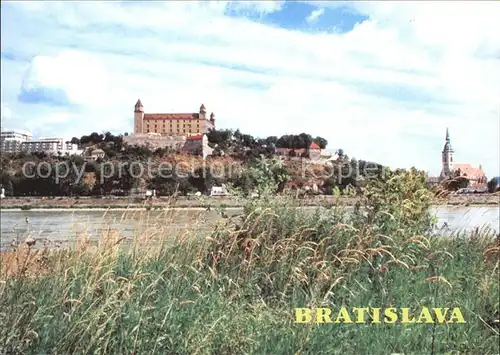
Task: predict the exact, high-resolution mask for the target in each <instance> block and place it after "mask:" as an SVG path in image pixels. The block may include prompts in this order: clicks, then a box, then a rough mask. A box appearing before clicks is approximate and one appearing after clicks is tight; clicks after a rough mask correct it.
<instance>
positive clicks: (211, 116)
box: [210, 112, 215, 127]
mask: <svg viewBox="0 0 500 355" xmlns="http://www.w3.org/2000/svg"><path fill="white" fill-rule="evenodd" d="M210 122H212V125H213V126H214V127H215V115H214V113H213V112H212V113H211V114H210Z"/></svg>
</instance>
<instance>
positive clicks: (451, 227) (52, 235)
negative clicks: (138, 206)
mask: <svg viewBox="0 0 500 355" xmlns="http://www.w3.org/2000/svg"><path fill="white" fill-rule="evenodd" d="M225 211H226V213H227V215H228V216H234V215H237V214H240V213H242V209H241V208H231V209H226V210H225ZM431 212H432V213H433V215H435V216H436V217H437V219H438V226H437V229H436V231H435V232H436V233H438V234H440V235H451V234H453V233H457V232H460V231H471V230H474V229H476V228H485V229H486V230H491V232H492V233H499V232H500V231H499V218H500V208H499V207H498V206H494V207H491V206H469V207H463V206H439V207H433V208H432V209H431ZM0 218H1V222H0V235H1V244H0V249H2V250H3V249H5V248H9V247H10V245H11V243H12V240H13V239H17V240H19V241H22V240H23V239H24V238H25V237H26V236H27V235H31V236H33V237H34V238H36V239H37V240H45V239H46V240H49V241H50V242H51V243H67V242H71V241H72V240H74V239H75V238H76V237H77V236H78V235H82V234H86V235H90V236H91V237H95V238H98V237H99V235H100V234H101V233H102V232H103V231H106V230H110V229H112V230H117V231H119V233H120V234H121V235H123V236H125V237H128V238H132V237H133V236H134V233H138V232H144V230H146V229H149V230H150V231H151V233H154V232H155V229H156V230H158V229H162V230H163V231H162V232H164V231H168V233H171V234H172V236H173V235H176V234H179V233H183V232H185V231H186V230H189V229H191V230H192V229H193V228H196V229H197V230H201V231H207V232H208V231H210V230H212V229H213V227H214V225H215V224H216V223H217V221H220V220H222V219H223V218H222V217H221V215H220V213H219V212H218V211H216V210H209V211H207V210H205V209H180V210H175V211H168V212H165V211H129V212H126V213H125V212H123V211H116V210H109V211H107V212H102V211H88V210H83V211H82V210H73V211H66V210H63V211H61V210H59V211H53V210H42V211H33V210H31V211H13V210H2V211H0ZM154 226H156V227H154Z"/></svg>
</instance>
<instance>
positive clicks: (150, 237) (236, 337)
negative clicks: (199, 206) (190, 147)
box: [0, 170, 500, 354]
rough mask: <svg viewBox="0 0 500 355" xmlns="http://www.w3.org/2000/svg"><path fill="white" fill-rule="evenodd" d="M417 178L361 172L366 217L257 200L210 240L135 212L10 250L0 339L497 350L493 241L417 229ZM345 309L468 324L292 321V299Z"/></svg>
mask: <svg viewBox="0 0 500 355" xmlns="http://www.w3.org/2000/svg"><path fill="white" fill-rule="evenodd" d="M422 184H423V180H422V174H421V173H419V172H417V171H414V170H412V171H410V172H397V173H391V172H387V176H386V177H384V183H378V182H376V181H370V182H369V183H368V185H367V190H368V191H369V194H367V197H366V199H364V200H363V202H362V203H361V206H360V207H363V208H365V209H367V210H368V213H367V214H363V213H355V214H354V215H350V214H348V213H346V210H345V208H344V207H342V206H336V207H335V208H334V209H332V210H327V211H325V210H319V209H318V210H316V211H307V210H302V209H297V208H294V207H292V203H291V202H292V201H290V200H284V201H280V200H278V199H262V200H260V199H259V200H255V201H251V202H249V203H248V204H247V205H246V208H245V210H244V211H243V214H242V215H241V216H239V217H235V218H229V219H228V220H227V222H226V223H222V222H221V223H219V224H218V225H217V226H216V227H215V228H214V229H213V230H212V231H210V237H207V235H206V234H204V233H203V232H202V231H201V230H195V229H196V227H194V226H192V228H193V229H192V232H193V233H192V234H188V235H187V236H186V234H185V233H184V232H182V236H181V235H177V234H175V231H174V230H173V229H172V228H171V226H170V223H172V222H173V221H175V220H176V218H177V217H176V216H175V215H171V216H170V217H168V215H163V216H161V218H156V219H153V218H151V219H150V218H148V216H141V220H152V221H153V220H154V221H155V222H152V223H153V224H152V225H145V226H144V227H146V228H144V229H143V232H141V233H140V234H138V235H136V236H135V239H134V241H133V244H132V245H131V246H128V247H125V246H123V247H122V246H121V245H120V240H121V239H120V235H119V234H116V233H112V232H106V233H104V234H103V235H102V236H101V238H100V241H99V244H98V245H96V246H93V245H91V244H90V242H89V240H88V239H86V236H82V239H81V240H79V241H78V244H77V246H76V248H75V249H74V250H71V251H64V250H63V251H58V252H54V253H48V252H34V251H33V250H30V251H26V250H25V249H21V248H19V249H18V250H17V251H15V252H14V253H13V254H12V255H7V254H4V255H3V256H2V265H3V266H6V265H7V266H8V267H7V268H5V269H4V270H5V273H2V276H1V277H2V280H1V281H2V283H0V285H2V287H1V288H0V309H1V310H2V311H1V312H0V322H1V324H2V327H0V348H2V349H3V350H5V351H6V352H7V353H22V354H40V353H59V354H62V353H65V354H66V353H67V354H70V353H114V354H122V353H136V354H296V353H302V354H338V353H346V354H368V353H369V354H387V353H388V352H389V353H405V354H410V353H411V354H433V353H434V354H445V353H466V354H478V353H480V354H494V353H498V352H499V342H498V331H497V330H496V329H495V328H494V323H493V320H494V319H495V317H497V318H498V315H499V301H498V300H499V298H500V294H499V292H500V288H499V280H498V277H496V274H495V270H496V269H495V268H497V267H498V246H499V244H498V241H497V242H495V243H492V239H491V238H489V236H481V235H478V234H473V235H470V236H461V237H457V238H428V237H425V236H424V235H422V234H421V233H422V232H423V231H424V230H425V228H426V223H424V222H425V221H426V220H427V218H428V211H427V210H425V209H424V207H425V206H427V205H428V203H429V202H430V197H429V195H428V194H427V193H425V192H424V191H423V190H422ZM293 202H296V201H293ZM373 211H375V212H373ZM148 231H153V232H148ZM204 237H207V238H204ZM495 248H496V249H495ZM495 250H496V253H497V254H495ZM495 255H496V257H495ZM343 305H345V306H347V307H356V306H359V307H368V306H371V307H381V308H385V307H391V306H392V307H411V308H412V309H418V308H421V307H450V308H452V307H460V309H461V311H462V313H463V314H464V317H465V319H466V322H467V323H466V324H457V325H449V326H446V325H432V324H429V325H427V324H410V325H400V324H394V325H384V324H369V321H370V320H369V319H367V322H368V324H366V325H364V324H352V325H345V324H335V325H333V324H332V325H330V324H324V325H320V326H312V325H304V324H294V313H293V309H294V308H295V307H320V306H323V307H329V308H332V309H334V310H336V309H339V308H340V307H341V306H343ZM353 338H355V339H356V341H355V342H353V341H352V339H353Z"/></svg>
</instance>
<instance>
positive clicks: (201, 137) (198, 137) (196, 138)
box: [187, 134, 203, 141]
mask: <svg viewBox="0 0 500 355" xmlns="http://www.w3.org/2000/svg"><path fill="white" fill-rule="evenodd" d="M201 139H203V134H197V135H194V136H189V137H187V140H188V141H199V140H201Z"/></svg>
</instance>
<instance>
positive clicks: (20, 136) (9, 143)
mask: <svg viewBox="0 0 500 355" xmlns="http://www.w3.org/2000/svg"><path fill="white" fill-rule="evenodd" d="M32 138H33V135H32V134H31V132H28V131H23V130H18V129H5V130H2V131H1V133H0V150H1V152H2V153H18V152H21V150H22V146H21V144H22V143H23V142H26V141H29V140H31V139H32Z"/></svg>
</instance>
